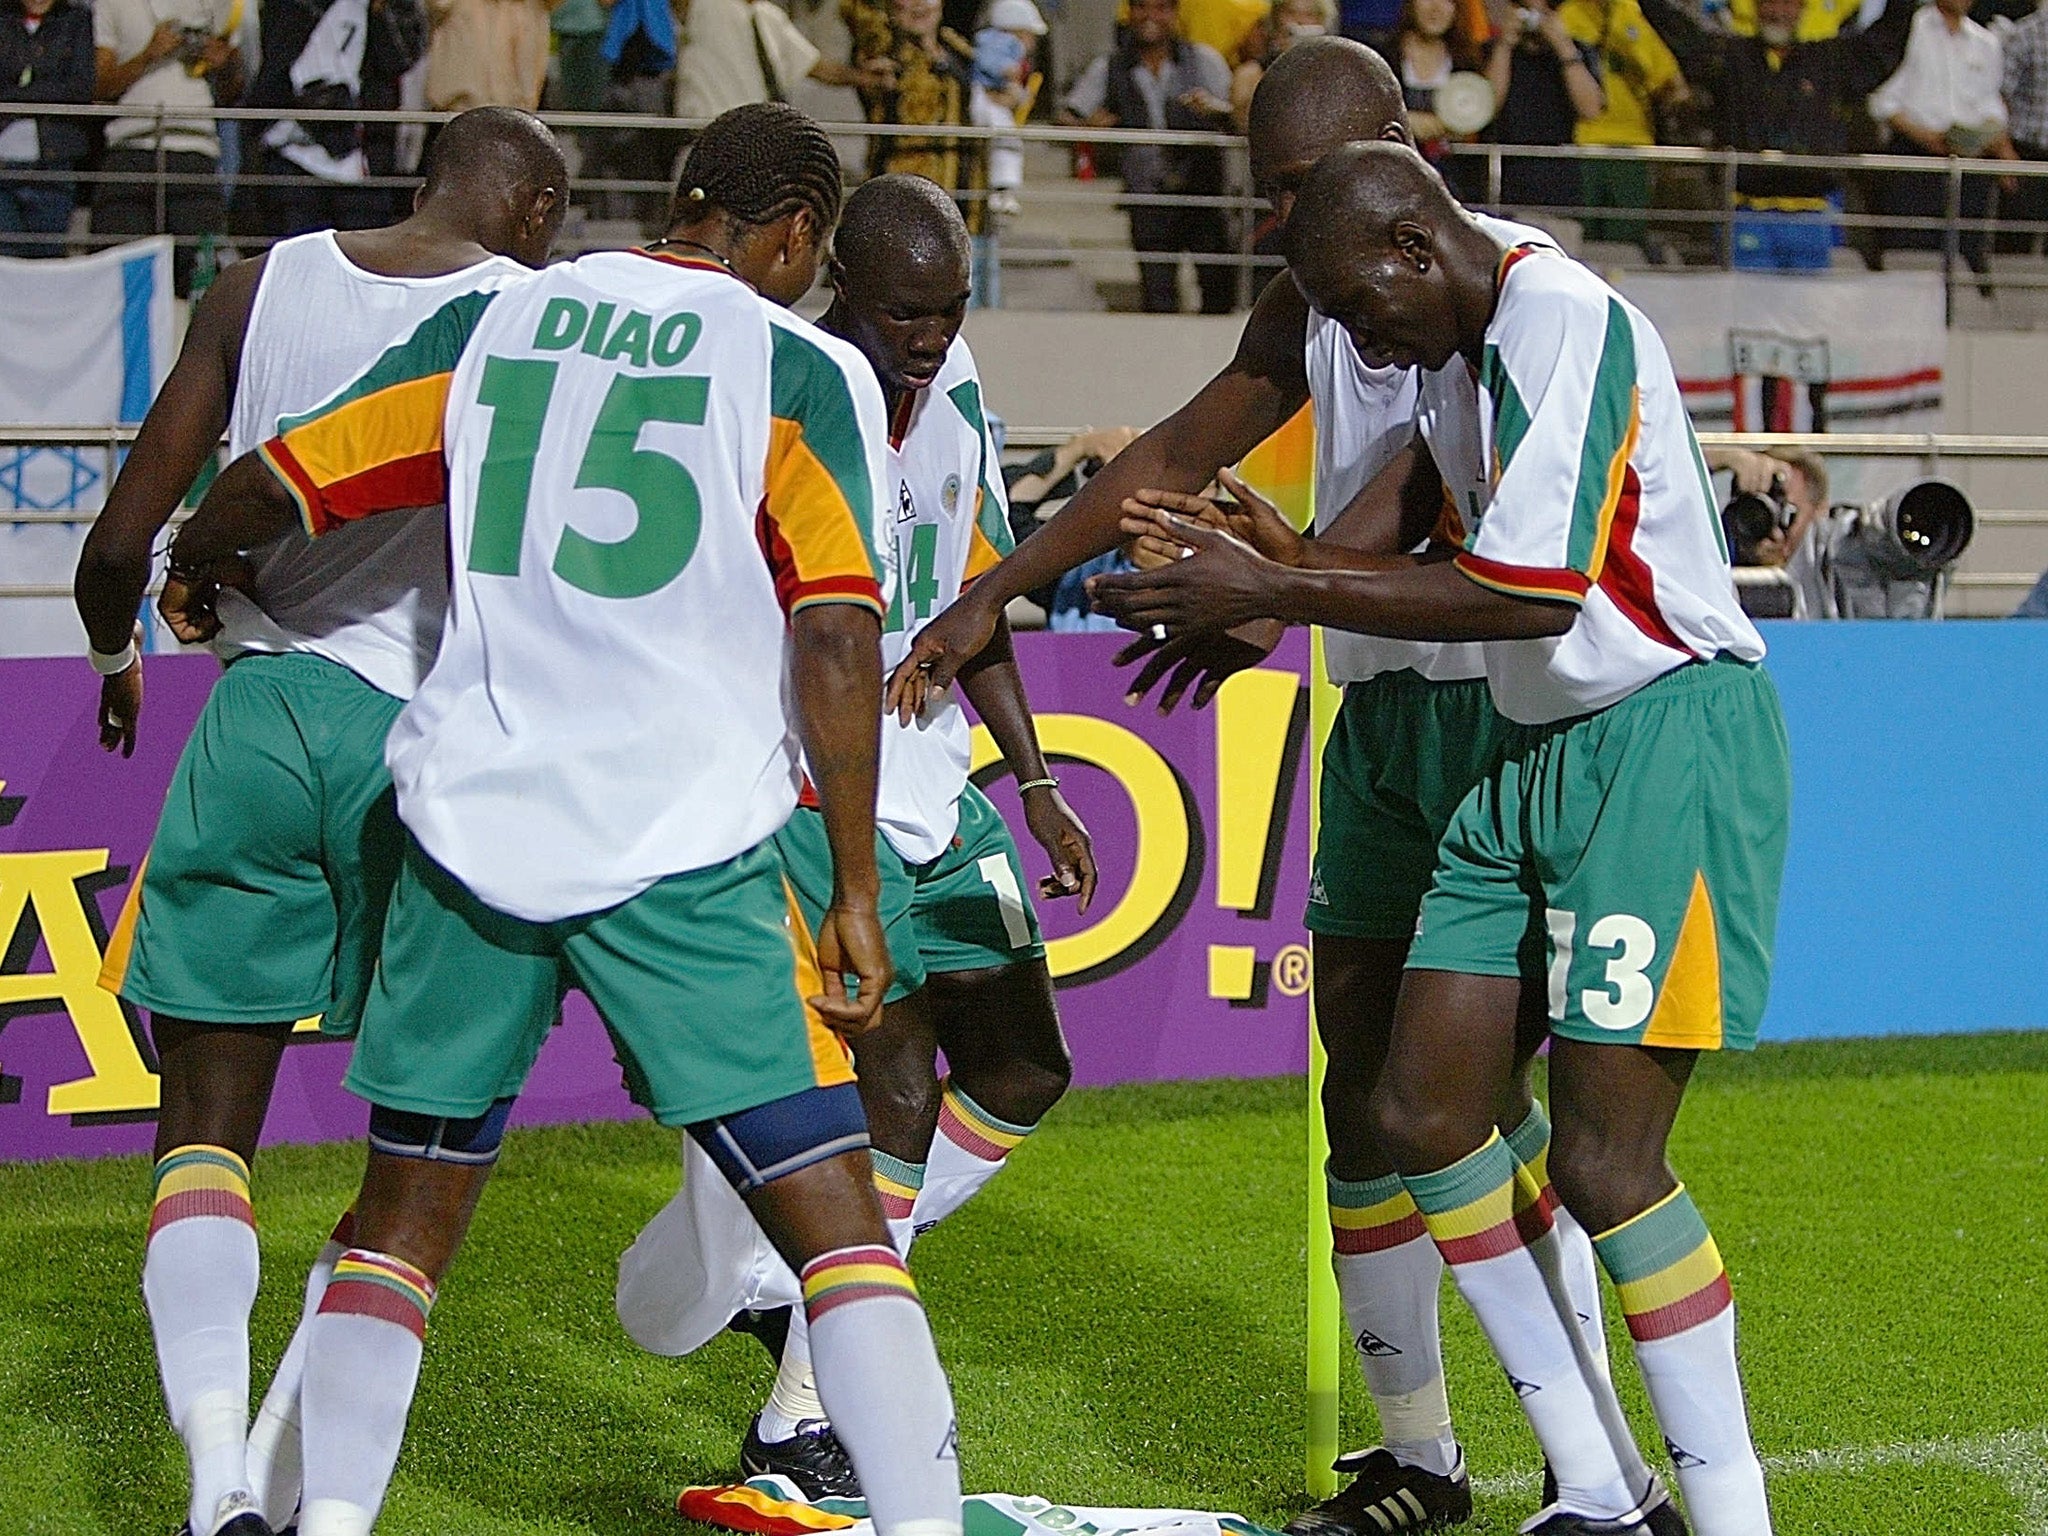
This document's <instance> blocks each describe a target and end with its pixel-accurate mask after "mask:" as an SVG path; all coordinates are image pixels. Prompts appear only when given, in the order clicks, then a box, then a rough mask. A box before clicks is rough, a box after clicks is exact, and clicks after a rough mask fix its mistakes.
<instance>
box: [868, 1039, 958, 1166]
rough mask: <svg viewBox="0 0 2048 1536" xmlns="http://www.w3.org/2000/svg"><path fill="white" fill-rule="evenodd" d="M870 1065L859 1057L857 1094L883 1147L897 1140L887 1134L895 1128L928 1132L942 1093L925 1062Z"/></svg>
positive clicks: (891, 1060) (887, 1061) (891, 1061)
mask: <svg viewBox="0 0 2048 1536" xmlns="http://www.w3.org/2000/svg"><path fill="white" fill-rule="evenodd" d="M870 1062H871V1057H870V1056H869V1055H863V1056H862V1057H861V1058H860V1088H859V1094H860V1099H861V1103H862V1104H863V1105H864V1106H865V1107H866V1109H867V1117H868V1122H869V1124H870V1125H871V1126H872V1127H873V1128H874V1130H875V1133H876V1134H877V1135H878V1136H879V1137H880V1138H881V1144H882V1145H883V1146H884V1147H887V1146H890V1145H892V1144H893V1142H894V1141H895V1140H897V1139H899V1138H897V1137H896V1136H894V1135H892V1134H891V1133H892V1132H893V1131H895V1130H897V1129H899V1128H920V1127H921V1128H927V1129H928V1128H929V1127H931V1126H933V1125H936V1124H937V1123H938V1119H939V1103H940V1099H941V1097H942V1090H941V1089H940V1087H939V1079H938V1074H937V1072H936V1071H934V1070H933V1064H932V1063H931V1062H930V1061H929V1060H926V1061H922V1062H916V1061H906V1060H901V1059H897V1058H893V1057H892V1058H888V1059H885V1060H883V1061H880V1062H875V1063H873V1064H872V1065H871V1064H870ZM913 1139H915V1138H913Z"/></svg>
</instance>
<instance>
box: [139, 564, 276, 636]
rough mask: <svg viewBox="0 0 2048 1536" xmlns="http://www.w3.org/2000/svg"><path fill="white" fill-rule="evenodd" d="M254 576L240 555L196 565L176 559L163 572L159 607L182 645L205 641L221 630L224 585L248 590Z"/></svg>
mask: <svg viewBox="0 0 2048 1536" xmlns="http://www.w3.org/2000/svg"><path fill="white" fill-rule="evenodd" d="M254 580H255V572H254V571H253V570H252V569H251V568H250V565H249V562H248V561H247V560H244V559H243V558H242V557H241V556H240V555H236V556H234V557H232V558H231V559H227V560H222V561H219V562H217V563H215V564H212V565H208V566H205V567H202V568H197V569H194V568H189V567H180V566H178V565H176V564H175V563H174V564H173V565H172V567H171V569H170V570H169V571H168V572H166V573H165V575H164V589H163V592H162V594H161V595H160V596H159V597H158V598H157V600H156V611H157V612H158V613H160V614H162V615H163V619H164V623H165V624H167V625H169V626H170V631H171V633H172V634H173V635H175V636H176V637H177V640H178V643H179V644H180V645H204V644H205V643H206V642H207V641H209V640H211V639H212V638H213V637H214V636H215V635H217V634H219V633H220V613H219V611H218V610H219V604H220V594H221V591H222V589H223V588H227V587H233V588H234V589H235V590H236V591H238V592H246V591H248V590H249V587H250V585H251V583H253V582H254Z"/></svg>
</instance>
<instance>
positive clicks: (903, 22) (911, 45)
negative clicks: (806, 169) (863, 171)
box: [843, 0, 996, 304]
mask: <svg viewBox="0 0 2048 1536" xmlns="http://www.w3.org/2000/svg"><path fill="white" fill-rule="evenodd" d="M843 14H844V15H845V16H846V18H847V26H848V30H849V31H851V32H852V34H853V54H854V57H855V58H856V59H858V60H860V61H862V66H863V67H864V68H866V69H869V70H873V71H877V72H878V73H879V77H880V79H881V81H882V83H880V84H877V85H874V86H870V87H868V88H866V89H863V90H862V92H861V100H862V102H863V103H864V104H865V105H866V107H867V118H868V121H869V122H871V123H897V124H902V125H904V126H907V127H932V128H942V127H965V126H969V125H974V126H985V125H986V124H987V123H988V121H989V120H990V115H989V112H988V103H987V98H986V96H984V95H983V94H982V93H981V92H979V91H978V90H977V88H976V86H975V84H974V44H973V43H971V42H969V41H968V40H967V39H966V38H965V37H962V36H961V35H960V34H959V33H958V32H956V31H954V30H953V29H952V28H951V27H947V26H944V25H942V23H941V16H942V12H941V10H940V3H939V0H890V3H889V7H888V9H887V10H886V11H883V10H882V9H880V8H879V7H877V6H875V5H872V4H868V3H866V0H853V3H850V4H848V5H847V6H846V8H845V10H844V12H843ZM977 100H979V101H980V102H981V103H982V110H981V111H980V112H979V113H977V111H976V102H977ZM868 172H869V174H870V175H875V176H879V175H881V174H883V173H884V172H895V173H900V174H902V175H907V176H922V177H924V178H925V179H926V180H927V181H935V182H937V183H938V184H939V185H940V186H942V187H944V188H945V189H946V190H947V191H948V192H950V193H952V194H953V197H954V199H955V200H956V201H957V202H958V203H959V204H960V215H961V217H962V218H964V219H965V220H966V221H967V231H968V234H969V235H970V236H971V237H972V238H973V240H974V245H975V259H974V273H973V285H974V287H973V292H974V299H973V302H974V303H976V304H987V303H993V302H995V298H996V295H995V294H994V293H993V292H992V290H991V288H990V286H989V285H990V282H991V279H992V277H993V275H994V270H995V269H994V267H993V265H992V261H991V251H990V247H989V243H988V230H989V223H988V147H987V144H986V143H985V141H982V140H976V139H961V138H957V137H955V136H954V135H952V134H945V133H933V134H928V135H927V134H918V135H908V136H904V137H901V138H898V137H893V136H892V137H889V138H878V139H876V140H874V142H873V143H872V144H871V145H870V146H869V148H868Z"/></svg>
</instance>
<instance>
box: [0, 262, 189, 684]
mask: <svg viewBox="0 0 2048 1536" xmlns="http://www.w3.org/2000/svg"><path fill="white" fill-rule="evenodd" d="M173 313H174V312H173V301H172V297H171V242H170V241H169V240H168V239H164V238H161V237H159V238H156V239H150V240H141V241H137V242H136V243H134V244H132V245H123V246H116V247H114V248H113V249H111V250H106V251H99V252H96V253H94V254H93V255H90V256H81V257H78V258H76V259H73V260H65V261H28V260H19V259H13V258H0V359H4V361H0V656H49V655H74V656H75V655H80V654H82V653H83V651H84V647H85V634H84V630H83V629H82V628H81V627H80V625H79V622H78V617H77V615H76V613H75V612H74V611H73V609H72V605H71V599H70V595H69V594H70V587H71V576H72V571H73V570H74V569H75V567H76V566H77V563H78V550H79V546H80V545H81V544H82V543H83V542H84V539H85V534H86V530H87V529H88V528H89V527H90V526H91V519H92V516H93V514H94V513H96V512H98V511H99V509H100V507H101V506H102V505H103V504H104V503H105V501H106V495H107V487H108V485H109V483H110V482H111V480H112V478H113V476H114V474H115V472H116V471H117V470H118V468H119V464H118V461H117V458H116V456H115V455H114V454H112V453H110V452H109V450H108V449H107V448H105V447H102V446H85V445H78V444H55V445H44V444H30V443H21V442H18V441H17V442H8V441H6V438H5V429H6V428H8V427H14V426H31V425H40V426H78V427H102V426H113V425H123V424H133V423H136V422H139V421H141V420H142V417H143V414H144V413H145V412H146V411H147V410H148V409H149V404H150V401H151V400H152V399H154V398H155V396H156V391H157V387H158V385H160V384H161V383H162V382H163V379H164V375H165V374H166V373H168V372H169V371H170V365H171V357H172V328H173ZM72 512H75V513H77V514H79V516H78V518H77V520H72V519H69V518H66V517H64V516H63V514H65V513H72Z"/></svg>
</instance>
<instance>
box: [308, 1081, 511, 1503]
mask: <svg viewBox="0 0 2048 1536" xmlns="http://www.w3.org/2000/svg"><path fill="white" fill-rule="evenodd" d="M511 1110H512V1101H511V1100H510V1099H500V1100H498V1101H497V1102H496V1103H495V1104H493V1105H492V1106H491V1108H490V1109H489V1110H487V1111H486V1112H485V1113H483V1114H481V1115H478V1116H475V1117H473V1118H470V1119H443V1118H441V1117H438V1116H432V1115H418V1114H409V1113H406V1112H403V1111H397V1110H390V1109H384V1108H381V1107H380V1108H373V1109H372V1111H371V1113H370V1158H369V1164H368V1167H367V1168H366V1170H365V1171H364V1174H363V1189H362V1193H361V1195H360V1197H359V1198H358V1199H357V1202H356V1218H355V1246H354V1247H352V1248H350V1249H349V1250H348V1251H347V1252H346V1253H344V1254H342V1256H341V1258H340V1259H339V1260H338V1261H337V1262H336V1264H335V1266H334V1273H333V1275H332V1277H331V1278H330V1279H329V1281H328V1283H327V1288H326V1290H325V1292H324V1293H323V1294H322V1296H321V1298H320V1305H319V1310H318V1311H317V1312H316V1313H315V1314H314V1317H313V1320H312V1322H311V1324H310V1325H309V1327H308V1328H307V1331H306V1365H305V1383H304V1386H303V1387H302V1389H301V1404H302V1426H303V1434H304V1442H305V1492H304V1500H305V1502H304V1505H303V1507H302V1509H301V1511H300V1516H299V1532H300V1536H365V1533H367V1532H368V1531H369V1529H370V1528H371V1526H372V1525H373V1524H374V1523H375V1522H376V1519H377V1512H378V1510H379V1509H381V1508H382V1507H383V1503H384V1494H385V1491H386V1490H387V1489H388V1488H389V1487H390V1483H391V1474H392V1470H393V1469H394V1468H395V1467H396V1466H397V1464H398V1452H399V1448H400V1447H401V1445H402V1444H403V1443H404V1440H405V1421H406V1415H407V1414H408V1413H409V1412H410V1411H411V1408H412V1399H413V1393H414V1391H415V1390H416V1389H417V1387H418V1386H419V1374H420V1357H421V1353H422V1350H423V1349H424V1346H425V1342H426V1334H427V1316H428V1314H429V1313H430V1312H431V1311H432V1310H433V1305H434V1293H435V1289H436V1287H437V1286H438V1285H439V1284H440V1280H441V1276H442V1275H443V1274H444V1273H445V1272H446V1271H447V1268H448V1265H449V1263H450V1262H451V1261H452V1260H453V1259H454V1257H455V1252H456V1249H457V1248H459V1247H460V1246H461V1243H462V1239H463V1236H464V1234H465V1233H466V1232H467V1231H468V1229H469V1220H470V1217H471V1216H472V1215H473V1214H474V1212H475V1210H476V1202H477V1200H478V1198H479V1197H480V1196H481V1195H482V1194H483V1187H484V1184H485V1182H486V1181H487V1180H488V1179H489V1177H490V1171H491V1168H492V1166H493V1165H494V1164H495V1163H496V1162H497V1160H498V1150H499V1147H500V1145H501V1143H502V1142H503V1141H504V1137H505V1122H506V1120H507V1118H508V1117H509V1116H510V1114H511Z"/></svg>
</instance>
